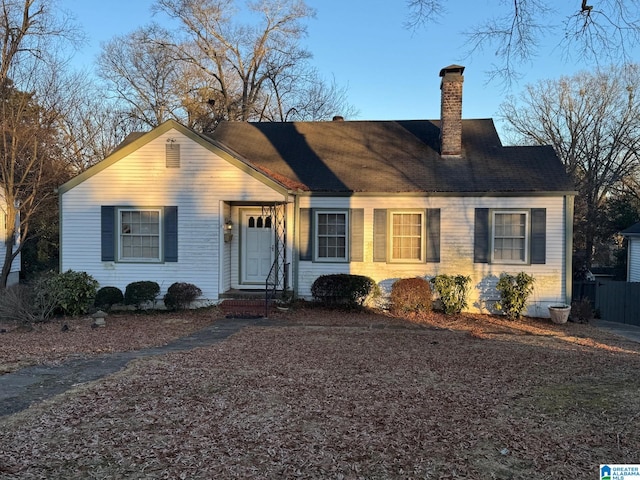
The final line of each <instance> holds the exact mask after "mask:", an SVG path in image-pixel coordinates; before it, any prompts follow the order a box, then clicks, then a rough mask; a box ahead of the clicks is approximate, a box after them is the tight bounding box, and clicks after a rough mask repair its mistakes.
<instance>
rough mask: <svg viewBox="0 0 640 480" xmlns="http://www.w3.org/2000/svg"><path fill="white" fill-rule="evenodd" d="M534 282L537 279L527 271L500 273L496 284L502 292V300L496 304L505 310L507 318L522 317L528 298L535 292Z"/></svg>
mask: <svg viewBox="0 0 640 480" xmlns="http://www.w3.org/2000/svg"><path fill="white" fill-rule="evenodd" d="M534 282H535V279H534V278H533V277H532V276H531V275H528V274H527V273H525V272H520V273H518V274H517V275H509V274H508V273H503V274H502V275H500V280H498V284H497V285H496V289H497V290H498V292H500V302H499V303H498V304H497V305H496V306H497V307H498V309H499V310H503V311H504V313H505V315H506V316H507V318H510V319H515V318H520V317H521V316H522V312H524V310H525V309H526V307H527V298H529V295H531V293H533V284H534Z"/></svg>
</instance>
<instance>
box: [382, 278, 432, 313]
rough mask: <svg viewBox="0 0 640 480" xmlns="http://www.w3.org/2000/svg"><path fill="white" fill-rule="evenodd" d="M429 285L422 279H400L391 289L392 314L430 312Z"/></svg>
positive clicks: (430, 294) (430, 295)
mask: <svg viewBox="0 0 640 480" xmlns="http://www.w3.org/2000/svg"><path fill="white" fill-rule="evenodd" d="M431 304H432V293H431V285H430V283H429V282H428V281H427V280H425V279H424V278H420V277H415V278H401V279H400V280H397V281H396V282H395V283H394V284H393V286H392V287H391V310H392V311H393V312H394V313H414V312H415V313H417V312H430V311H431Z"/></svg>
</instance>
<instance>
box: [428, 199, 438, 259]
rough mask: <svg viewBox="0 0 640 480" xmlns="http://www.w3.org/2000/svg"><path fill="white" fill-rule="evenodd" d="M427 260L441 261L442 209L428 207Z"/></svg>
mask: <svg viewBox="0 0 640 480" xmlns="http://www.w3.org/2000/svg"><path fill="white" fill-rule="evenodd" d="M427 262H435V263H438V262H440V209H439V208H429V209H427Z"/></svg>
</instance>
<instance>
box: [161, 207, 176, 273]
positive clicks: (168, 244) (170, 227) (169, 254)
mask: <svg viewBox="0 0 640 480" xmlns="http://www.w3.org/2000/svg"><path fill="white" fill-rule="evenodd" d="M164 261H165V262H177V261H178V207H164Z"/></svg>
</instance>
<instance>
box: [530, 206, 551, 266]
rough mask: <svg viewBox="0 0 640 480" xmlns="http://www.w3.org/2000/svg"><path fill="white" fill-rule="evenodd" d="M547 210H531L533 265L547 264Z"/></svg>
mask: <svg viewBox="0 0 640 480" xmlns="http://www.w3.org/2000/svg"><path fill="white" fill-rule="evenodd" d="M546 256H547V209H546V208H532V209H531V263H546Z"/></svg>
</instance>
